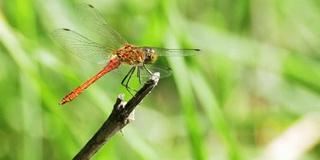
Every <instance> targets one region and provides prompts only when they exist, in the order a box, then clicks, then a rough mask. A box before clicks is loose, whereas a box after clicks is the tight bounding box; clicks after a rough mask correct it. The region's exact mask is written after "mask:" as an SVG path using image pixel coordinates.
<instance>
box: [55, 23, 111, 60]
mask: <svg viewBox="0 0 320 160" xmlns="http://www.w3.org/2000/svg"><path fill="white" fill-rule="evenodd" d="M52 36H53V38H54V39H55V40H56V41H58V42H59V43H60V44H61V45H62V46H63V48H65V49H66V50H67V51H69V52H71V53H73V54H75V55H77V56H79V57H80V58H83V59H85V60H87V61H89V62H93V63H105V62H106V61H108V60H109V54H110V53H111V52H112V51H113V49H111V48H107V47H105V46H103V45H100V44H97V43H95V42H93V41H91V40H89V39H88V38H86V37H84V36H82V35H80V34H79V33H77V32H74V31H72V30H70V29H65V28H60V29H57V30H54V31H53V32H52Z"/></svg>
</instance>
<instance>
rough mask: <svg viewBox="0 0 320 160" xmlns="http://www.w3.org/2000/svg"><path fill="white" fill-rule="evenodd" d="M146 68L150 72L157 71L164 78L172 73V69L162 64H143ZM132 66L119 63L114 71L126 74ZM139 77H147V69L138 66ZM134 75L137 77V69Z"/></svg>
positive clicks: (148, 74) (148, 75)
mask: <svg viewBox="0 0 320 160" xmlns="http://www.w3.org/2000/svg"><path fill="white" fill-rule="evenodd" d="M145 66H146V68H147V69H148V70H150V71H151V72H152V73H155V72H159V73H160V78H165V77H169V76H170V75H171V74H172V70H171V68H169V67H165V66H162V65H156V64H151V65H145ZM132 67H133V66H130V65H126V64H122V65H120V66H119V67H118V68H117V69H115V70H114V72H117V73H120V74H123V75H127V74H128V72H129V70H130V69H131V68H132ZM139 70H140V77H141V78H149V77H150V76H151V75H150V73H149V72H148V71H146V70H145V69H144V68H143V67H141V66H140V69H139ZM133 75H134V77H138V74H137V70H136V71H135V73H134V74H133Z"/></svg>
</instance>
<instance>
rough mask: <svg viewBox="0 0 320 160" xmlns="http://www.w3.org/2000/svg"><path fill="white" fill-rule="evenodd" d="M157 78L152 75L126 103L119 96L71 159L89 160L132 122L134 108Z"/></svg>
mask: <svg viewBox="0 0 320 160" xmlns="http://www.w3.org/2000/svg"><path fill="white" fill-rule="evenodd" d="M159 77H160V74H159V73H154V74H153V76H151V77H150V78H149V80H148V81H147V83H146V84H145V85H144V86H143V87H142V88H141V89H140V90H139V91H138V92H137V93H136V94H135V96H134V97H132V98H131V99H130V100H129V101H128V103H125V102H122V101H123V99H124V95H123V94H120V95H119V96H118V98H117V101H116V103H115V104H114V106H113V110H112V112H111V114H110V116H109V117H108V119H107V120H106V121H105V122H104V123H103V125H102V126H101V128H100V129H99V130H98V131H97V132H96V134H95V135H94V136H93V137H92V138H91V139H90V140H89V141H88V142H87V144H86V145H85V146H84V147H83V148H82V149H81V150H80V152H79V153H78V154H77V155H76V156H75V157H74V158H73V159H74V160H89V159H91V158H92V157H93V156H94V155H95V154H96V153H97V152H98V151H99V149H100V148H101V147H102V146H103V145H104V144H105V143H106V142H107V141H109V140H110V139H111V137H112V136H113V135H114V134H115V133H116V132H118V131H120V130H121V129H122V128H123V127H124V126H126V125H127V124H128V123H130V122H131V121H133V120H134V115H133V111H134V109H135V107H136V106H137V105H138V104H139V103H140V102H141V101H142V99H143V98H144V97H145V96H146V95H147V94H148V93H150V92H151V90H152V89H153V88H154V87H155V86H156V85H157V83H158V81H159Z"/></svg>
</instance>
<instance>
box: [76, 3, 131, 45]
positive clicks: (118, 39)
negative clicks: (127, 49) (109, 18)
mask: <svg viewBox="0 0 320 160" xmlns="http://www.w3.org/2000/svg"><path fill="white" fill-rule="evenodd" d="M76 10H77V14H78V16H79V18H80V20H81V22H82V23H83V25H85V26H86V27H87V28H88V29H90V30H91V31H93V32H96V33H97V34H99V35H101V36H103V37H105V38H107V40H109V41H110V42H111V43H113V45H114V46H112V47H117V48H115V49H118V48H120V47H121V46H123V45H124V44H126V43H127V41H126V39H125V38H124V37H122V35H120V34H119V33H118V32H117V31H116V30H114V29H113V28H112V27H111V26H110V25H109V24H108V23H107V22H106V21H105V20H104V18H103V17H102V15H101V13H100V12H99V11H97V10H96V9H95V8H94V7H93V6H92V5H89V4H84V3H81V4H78V5H77V6H76ZM110 46H111V45H110Z"/></svg>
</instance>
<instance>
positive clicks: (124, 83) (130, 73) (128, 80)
mask: <svg viewBox="0 0 320 160" xmlns="http://www.w3.org/2000/svg"><path fill="white" fill-rule="evenodd" d="M135 70H136V67H132V68H131V69H130V70H129V72H128V74H127V75H126V76H125V77H124V78H123V80H122V81H121V84H122V85H123V86H125V87H126V89H127V90H128V92H129V93H130V94H131V95H132V96H134V94H133V93H132V92H131V91H135V92H137V90H135V89H133V88H131V87H129V83H130V80H131V77H132V74H133V73H134V71H135Z"/></svg>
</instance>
